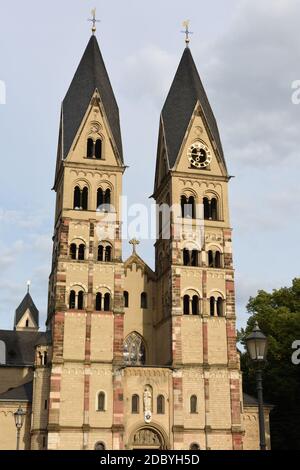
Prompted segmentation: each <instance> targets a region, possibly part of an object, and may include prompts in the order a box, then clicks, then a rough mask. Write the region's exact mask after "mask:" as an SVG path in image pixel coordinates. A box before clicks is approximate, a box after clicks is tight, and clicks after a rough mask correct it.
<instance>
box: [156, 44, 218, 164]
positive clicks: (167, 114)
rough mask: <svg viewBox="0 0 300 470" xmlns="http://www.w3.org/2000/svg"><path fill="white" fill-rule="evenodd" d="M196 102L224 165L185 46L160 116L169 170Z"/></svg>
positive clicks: (212, 121)
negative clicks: (198, 103)
mask: <svg viewBox="0 0 300 470" xmlns="http://www.w3.org/2000/svg"><path fill="white" fill-rule="evenodd" d="M197 101H199V102H200V106H201V108H202V112H203V114H204V117H205V120H206V124H207V126H208V128H209V131H210V134H211V137H212V138H213V140H214V141H215V144H216V147H217V151H218V153H219V156H220V158H221V159H222V160H223V163H224V165H225V160H224V154H223V149H222V144H221V139H220V135H219V130H218V126H217V122H216V119H215V117H214V114H213V112H212V109H211V107H210V104H209V101H208V98H207V96H206V93H205V90H204V87H203V85H202V82H201V79H200V77H199V74H198V71H197V68H196V65H195V62H194V60H193V57H192V54H191V51H190V49H189V47H186V48H185V50H184V52H183V55H182V58H181V61H180V64H179V66H178V69H177V72H176V75H175V77H174V80H173V83H172V85H171V89H170V91H169V94H168V96H167V99H166V101H165V104H164V107H163V110H162V114H161V119H162V124H163V127H164V133H165V139H166V145H167V152H168V157H169V165H170V168H172V167H173V166H174V164H175V162H176V159H177V156H178V152H179V150H180V147H181V144H182V142H183V139H184V135H185V133H186V130H187V127H188V125H189V122H190V119H191V117H192V113H193V111H194V109H195V106H196V103H197ZM225 169H226V165H225Z"/></svg>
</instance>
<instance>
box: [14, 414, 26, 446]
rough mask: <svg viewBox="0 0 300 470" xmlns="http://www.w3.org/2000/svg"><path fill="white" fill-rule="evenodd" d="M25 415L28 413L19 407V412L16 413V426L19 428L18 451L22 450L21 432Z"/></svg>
mask: <svg viewBox="0 0 300 470" xmlns="http://www.w3.org/2000/svg"><path fill="white" fill-rule="evenodd" d="M25 415H26V411H24V410H23V409H22V408H21V405H19V408H18V409H17V411H15V412H14V418H15V424H16V428H17V450H20V432H21V429H22V427H23V424H24V418H25Z"/></svg>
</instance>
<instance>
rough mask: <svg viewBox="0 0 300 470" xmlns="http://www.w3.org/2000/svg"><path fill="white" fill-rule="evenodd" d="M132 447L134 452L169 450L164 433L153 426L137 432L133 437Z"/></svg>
mask: <svg viewBox="0 0 300 470" xmlns="http://www.w3.org/2000/svg"><path fill="white" fill-rule="evenodd" d="M130 447H131V449H133V450H138V449H153V450H155V449H157V450H164V449H167V448H168V446H167V443H166V439H165V437H164V436H163V433H162V432H160V431H159V430H158V429H156V428H154V427H153V426H144V427H142V428H139V429H138V430H137V431H135V432H134V433H133V434H132V437H131V442H130Z"/></svg>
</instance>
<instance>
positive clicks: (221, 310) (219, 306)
mask: <svg viewBox="0 0 300 470" xmlns="http://www.w3.org/2000/svg"><path fill="white" fill-rule="evenodd" d="M217 315H218V317H223V316H224V301H223V299H222V297H218V300H217Z"/></svg>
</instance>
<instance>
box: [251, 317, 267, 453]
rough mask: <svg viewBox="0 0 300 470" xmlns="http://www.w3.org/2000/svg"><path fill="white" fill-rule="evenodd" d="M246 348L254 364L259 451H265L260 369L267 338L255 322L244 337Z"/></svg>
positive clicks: (264, 354) (264, 356) (263, 359)
mask: <svg viewBox="0 0 300 470" xmlns="http://www.w3.org/2000/svg"><path fill="white" fill-rule="evenodd" d="M246 346H247V351H248V354H249V356H250V358H251V359H252V361H253V362H254V363H255V364H256V389H257V398H258V411H259V441H260V442H259V444H260V450H266V435H265V416H264V400H263V385H262V367H263V364H264V362H265V360H266V356H267V338H266V336H265V335H264V334H263V333H262V332H261V330H260V328H259V326H258V323H257V322H255V325H254V328H253V330H252V332H251V333H250V335H248V336H247V337H246Z"/></svg>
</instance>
